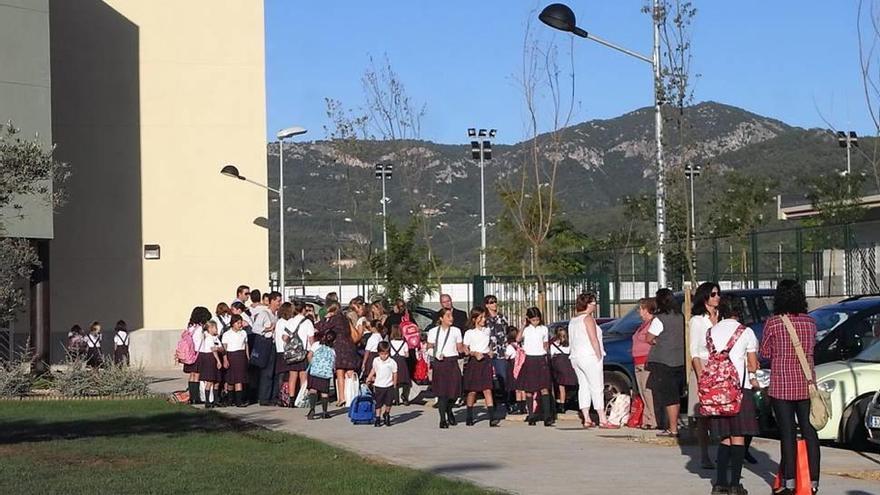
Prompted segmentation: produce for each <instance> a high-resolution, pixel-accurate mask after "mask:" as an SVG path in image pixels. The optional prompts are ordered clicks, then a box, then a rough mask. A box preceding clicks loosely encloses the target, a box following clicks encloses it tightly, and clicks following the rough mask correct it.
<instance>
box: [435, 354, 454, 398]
mask: <svg viewBox="0 0 880 495" xmlns="http://www.w3.org/2000/svg"><path fill="white" fill-rule="evenodd" d="M431 367H432V369H433V376H432V381H431V391H432V392H434V395H436V396H437V397H446V398H453V399H454V398H457V397H459V396H460V395H461V370H459V369H458V359H457V358H455V357H447V358H443V359H442V360H439V361H438V360H436V359H435V360H434V361H433V362H432V363H431Z"/></svg>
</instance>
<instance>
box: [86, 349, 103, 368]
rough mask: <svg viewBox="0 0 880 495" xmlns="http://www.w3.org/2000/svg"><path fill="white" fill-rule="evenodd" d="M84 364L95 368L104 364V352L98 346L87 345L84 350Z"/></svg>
mask: <svg viewBox="0 0 880 495" xmlns="http://www.w3.org/2000/svg"><path fill="white" fill-rule="evenodd" d="M86 364H87V365H89V366H92V367H95V368H97V367H98V366H101V365H102V364H104V354H103V353H102V352H101V348H100V347H89V348H88V349H87V350H86Z"/></svg>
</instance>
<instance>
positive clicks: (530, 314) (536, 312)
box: [526, 306, 544, 326]
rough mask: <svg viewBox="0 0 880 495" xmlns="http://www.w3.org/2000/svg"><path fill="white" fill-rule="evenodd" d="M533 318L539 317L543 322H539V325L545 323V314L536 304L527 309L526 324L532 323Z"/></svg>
mask: <svg viewBox="0 0 880 495" xmlns="http://www.w3.org/2000/svg"><path fill="white" fill-rule="evenodd" d="M532 318H537V319H539V320H541V322H540V323H538V325H543V324H544V316H543V315H542V314H541V310H540V309H538V308H536V307H535V306H532V307H531V308H529V309H527V310H526V325H527V326H528V325H531V323H530V322H529V320H531V319H532Z"/></svg>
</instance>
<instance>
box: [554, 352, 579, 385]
mask: <svg viewBox="0 0 880 495" xmlns="http://www.w3.org/2000/svg"><path fill="white" fill-rule="evenodd" d="M550 368H551V370H552V371H553V381H554V382H555V383H556V384H557V385H564V386H566V387H573V386H575V385H577V384H578V380H577V375H575V374H574V368H573V367H572V366H571V359H569V358H568V356H566V355H564V354H557V355H555V356H553V357H552V358H550Z"/></svg>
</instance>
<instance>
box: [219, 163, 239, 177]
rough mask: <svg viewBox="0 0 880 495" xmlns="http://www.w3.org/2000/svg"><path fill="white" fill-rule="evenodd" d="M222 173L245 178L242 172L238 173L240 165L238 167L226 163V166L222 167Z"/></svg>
mask: <svg viewBox="0 0 880 495" xmlns="http://www.w3.org/2000/svg"><path fill="white" fill-rule="evenodd" d="M220 173H221V174H223V175H225V176H227V177H233V178H235V179H241V180H244V177H242V176H241V174H239V173H238V167H236V166H235V165H226V166H225V167H223V168H222V169H220Z"/></svg>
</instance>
